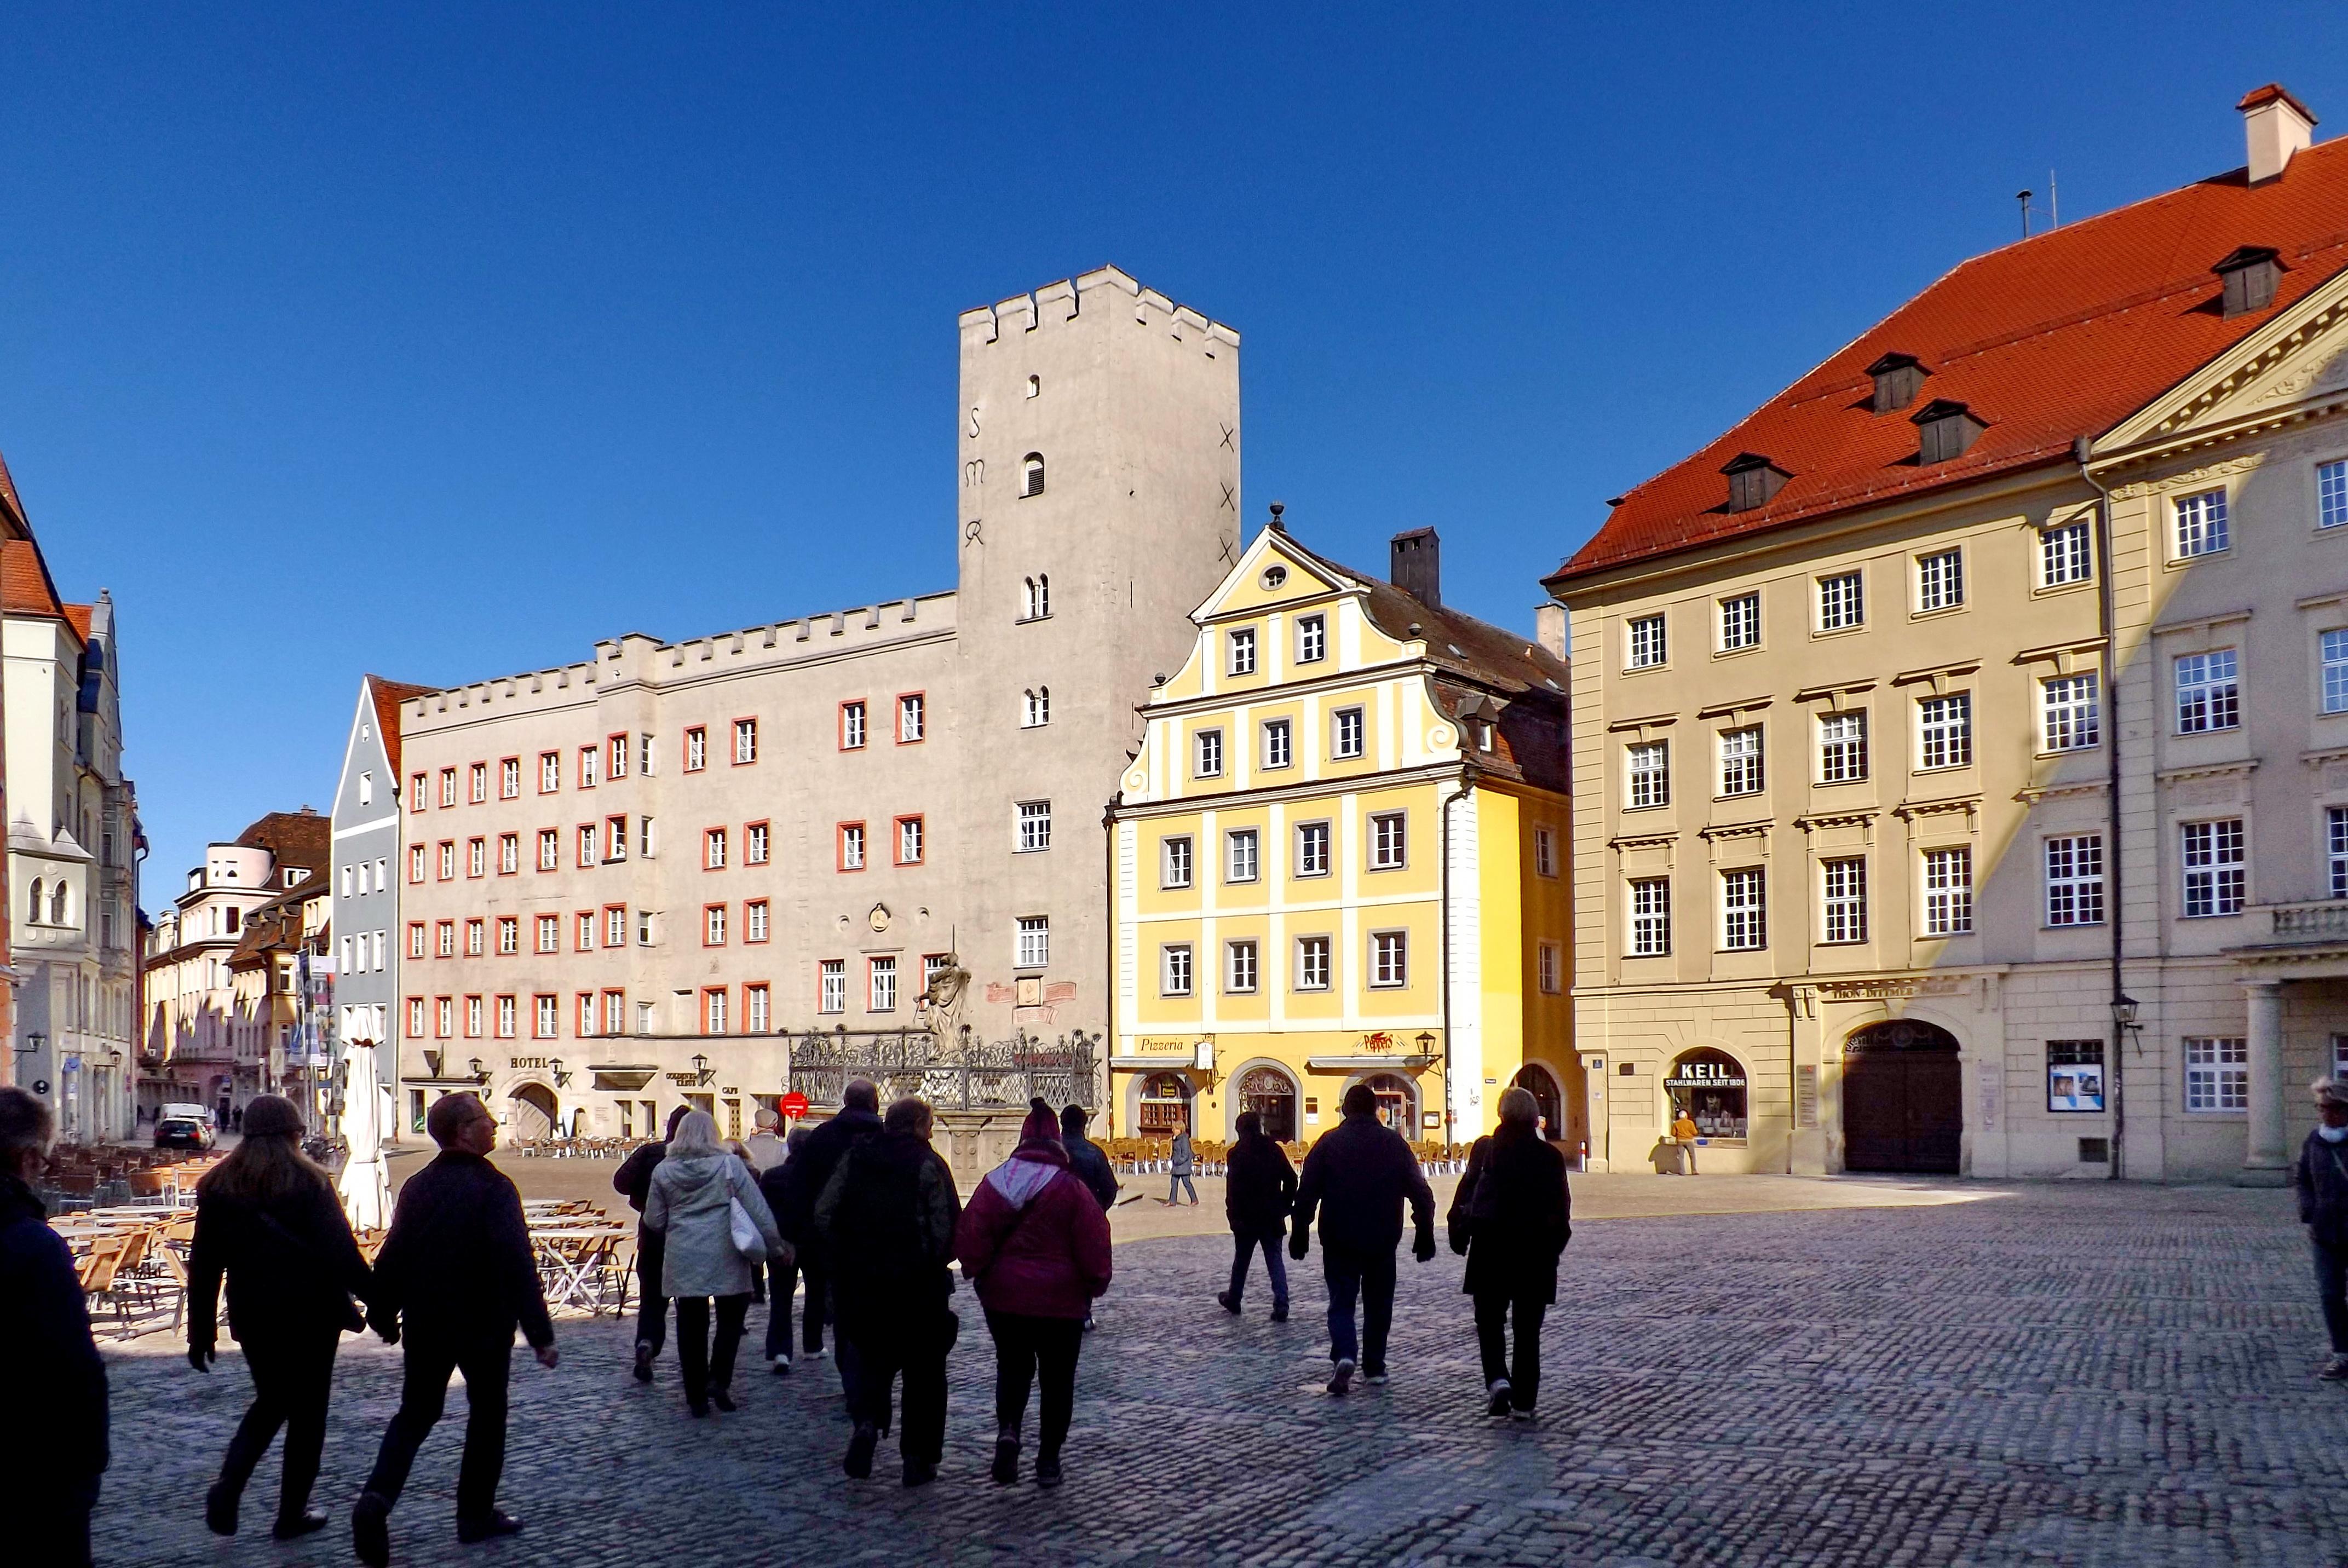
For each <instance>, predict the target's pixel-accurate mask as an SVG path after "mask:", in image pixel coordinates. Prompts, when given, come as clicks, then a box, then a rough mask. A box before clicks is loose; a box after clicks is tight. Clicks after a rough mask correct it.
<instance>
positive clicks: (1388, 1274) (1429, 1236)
mask: <svg viewBox="0 0 2348 1568" xmlns="http://www.w3.org/2000/svg"><path fill="white" fill-rule="evenodd" d="M1343 1109H1344V1121H1343V1122H1339V1123H1338V1124H1337V1125H1336V1126H1335V1127H1334V1128H1332V1129H1331V1130H1330V1131H1329V1132H1326V1133H1324V1134H1323V1136H1322V1139H1321V1141H1320V1142H1319V1143H1315V1144H1313V1152H1312V1153H1309V1154H1307V1155H1305V1156H1304V1175H1303V1180H1301V1181H1299V1182H1298V1183H1297V1184H1296V1226H1295V1230H1294V1232H1293V1234H1292V1235H1291V1236H1290V1237H1289V1242H1288V1255H1289V1256H1291V1257H1292V1258H1295V1259H1296V1260H1297V1261H1298V1262H1300V1263H1301V1262H1303V1259H1304V1255H1305V1254H1306V1253H1307V1252H1308V1251H1309V1250H1310V1249H1311V1247H1312V1235H1313V1212H1314V1211H1315V1210H1316V1209H1317V1210H1319V1211H1320V1214H1321V1273H1322V1276H1323V1278H1324V1279H1326V1280H1327V1281H1328V1284H1329V1359H1330V1360H1332V1361H1334V1362H1335V1363H1336V1370H1335V1371H1334V1373H1333V1374H1332V1375H1331V1377H1330V1378H1329V1391H1330V1392H1331V1393H1333V1394H1343V1393H1344V1392H1345V1391H1346V1390H1347V1389H1350V1388H1352V1387H1353V1386H1354V1366H1355V1365H1356V1361H1355V1357H1356V1354H1357V1351H1356V1347H1355V1343H1354V1296H1356V1295H1357V1294H1358V1295H1359V1296H1361V1298H1362V1338H1361V1343H1360V1346H1359V1348H1358V1355H1359V1358H1360V1359H1359V1365H1360V1367H1361V1370H1362V1376H1363V1377H1365V1378H1368V1379H1369V1380H1370V1381H1371V1382H1373V1383H1383V1382H1385V1380H1386V1331H1387V1330H1388V1329H1389V1328H1391V1327H1393V1325H1394V1293H1395V1244H1396V1243H1397V1242H1399V1241H1401V1240H1402V1209H1403V1204H1405V1203H1406V1202H1407V1203H1408V1204H1410V1213H1411V1222H1412V1225H1414V1227H1415V1228H1416V1231H1417V1235H1416V1239H1415V1240H1414V1241H1413V1243H1412V1245H1411V1255H1412V1256H1414V1257H1416V1258H1417V1259H1418V1261H1419V1262H1421V1263H1425V1262H1426V1261H1427V1260H1428V1259H1430V1258H1432V1257H1433V1256H1434V1255H1435V1194H1434V1193H1433V1192H1432V1191H1430V1190H1429V1189H1428V1187H1427V1184H1426V1177H1425V1176H1424V1175H1422V1174H1421V1173H1419V1169H1418V1156H1417V1155H1416V1154H1415V1153H1412V1152H1411V1147H1410V1145H1409V1144H1408V1143H1406V1142H1404V1140H1403V1135H1402V1134H1401V1133H1399V1132H1395V1130H1394V1129H1393V1128H1391V1127H1389V1126H1387V1125H1386V1124H1385V1122H1380V1121H1379V1120H1378V1099H1377V1095H1376V1093H1375V1091H1372V1089H1371V1088H1370V1086H1369V1085H1368V1084H1366V1083H1356V1084H1354V1086H1353V1087H1352V1088H1351V1089H1348V1090H1346V1091H1345V1098H1344V1102H1343Z"/></svg>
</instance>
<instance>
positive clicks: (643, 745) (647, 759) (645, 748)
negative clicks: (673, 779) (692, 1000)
mask: <svg viewBox="0 0 2348 1568" xmlns="http://www.w3.org/2000/svg"><path fill="white" fill-rule="evenodd" d="M636 772H638V773H640V774H644V777H646V778H650V777H652V776H653V738H652V736H651V735H649V734H642V735H638V736H637V737H636ZM651 1005H652V1004H651V1003H650V1002H646V1003H644V1006H646V1007H650V1006H651Z"/></svg>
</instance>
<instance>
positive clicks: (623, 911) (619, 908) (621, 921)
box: [603, 904, 628, 948]
mask: <svg viewBox="0 0 2348 1568" xmlns="http://www.w3.org/2000/svg"><path fill="white" fill-rule="evenodd" d="M627 945H628V907H627V906H626V905H625V904H607V905H605V906H604V907H603V946H605V947H607V948H624V947H626V946H627Z"/></svg>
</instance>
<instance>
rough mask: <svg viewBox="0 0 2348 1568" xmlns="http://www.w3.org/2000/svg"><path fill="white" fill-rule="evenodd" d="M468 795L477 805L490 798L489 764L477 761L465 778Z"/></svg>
mask: <svg viewBox="0 0 2348 1568" xmlns="http://www.w3.org/2000/svg"><path fill="white" fill-rule="evenodd" d="M465 785H466V792H465V793H466V795H467V798H469V799H470V800H471V801H472V803H473V804H475V805H479V804H481V803H482V802H483V801H485V800H487V799H489V764H487V763H475V764H473V765H472V767H471V768H470V769H469V771H468V773H467V776H466V779H465Z"/></svg>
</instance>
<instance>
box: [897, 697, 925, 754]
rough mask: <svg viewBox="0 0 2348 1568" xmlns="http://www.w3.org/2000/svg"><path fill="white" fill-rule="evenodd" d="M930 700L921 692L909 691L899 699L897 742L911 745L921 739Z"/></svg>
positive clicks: (902, 744)
mask: <svg viewBox="0 0 2348 1568" xmlns="http://www.w3.org/2000/svg"><path fill="white" fill-rule="evenodd" d="M927 708H928V702H927V700H926V699H925V698H924V697H923V696H922V693H921V692H906V693H905V694H904V695H903V696H901V697H900V698H898V699H897V743H898V744H899V745H901V746H910V745H911V744H912V743H914V742H916V741H918V740H920V739H921V738H922V733H923V730H922V725H923V723H924V721H925V719H926V717H927V712H926V710H927Z"/></svg>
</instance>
